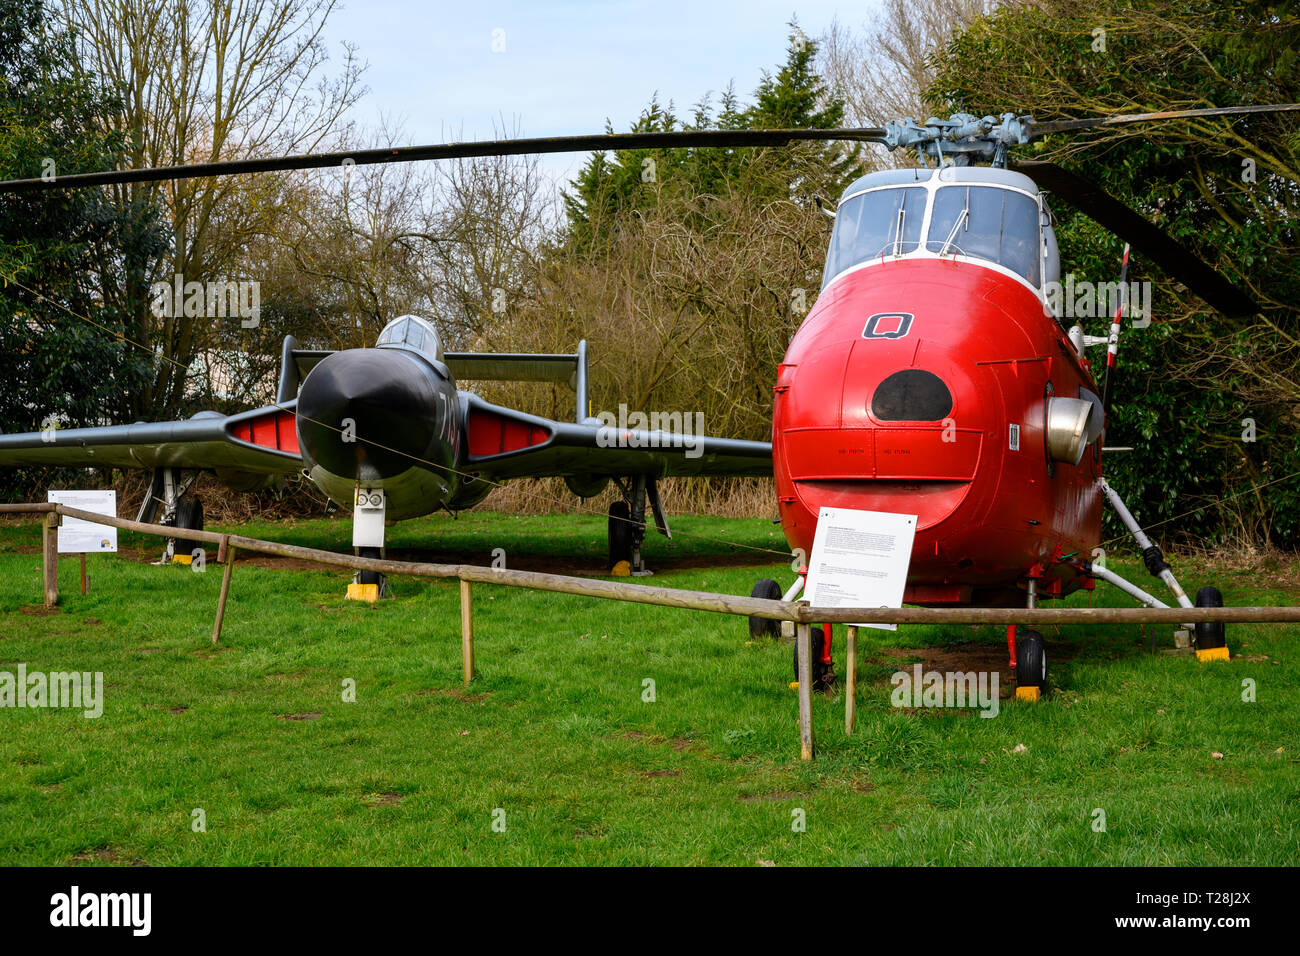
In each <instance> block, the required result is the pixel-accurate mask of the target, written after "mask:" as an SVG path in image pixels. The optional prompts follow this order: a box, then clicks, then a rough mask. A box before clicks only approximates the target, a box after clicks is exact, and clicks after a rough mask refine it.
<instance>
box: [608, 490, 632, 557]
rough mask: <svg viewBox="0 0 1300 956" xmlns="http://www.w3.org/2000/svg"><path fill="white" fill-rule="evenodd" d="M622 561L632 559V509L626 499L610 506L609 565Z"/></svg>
mask: <svg viewBox="0 0 1300 956" xmlns="http://www.w3.org/2000/svg"><path fill="white" fill-rule="evenodd" d="M620 561H627V562H628V563H629V564H630V563H631V561H632V509H631V508H630V507H628V503H627V502H626V501H615V502H614V503H613V504H611V505H610V506H609V567H610V570H611V571H612V570H613V569H614V565H616V564H618V563H619V562H620Z"/></svg>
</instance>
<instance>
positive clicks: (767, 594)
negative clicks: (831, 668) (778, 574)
mask: <svg viewBox="0 0 1300 956" xmlns="http://www.w3.org/2000/svg"><path fill="white" fill-rule="evenodd" d="M749 596H750V597H754V598H762V599H763V600H765V601H779V600H781V585H779V584H777V583H776V582H775V581H773V580H772V579H771V578H759V580H758V583H757V584H755V585H754V590H752V591H750V592H749ZM780 634H781V622H780V621H772V620H768V619H767V618H765V617H751V618H750V619H749V637H750V640H755V641H756V640H758V639H759V638H760V637H779V636H780ZM798 666H799V665H798V662H797V661H796V662H795V667H796V668H797V667H798Z"/></svg>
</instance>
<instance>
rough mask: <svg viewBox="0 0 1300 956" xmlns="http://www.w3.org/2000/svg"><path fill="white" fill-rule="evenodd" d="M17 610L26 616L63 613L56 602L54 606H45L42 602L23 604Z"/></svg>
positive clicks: (45, 615) (47, 615) (46, 615)
mask: <svg viewBox="0 0 1300 956" xmlns="http://www.w3.org/2000/svg"><path fill="white" fill-rule="evenodd" d="M18 610H19V612H20V613H22V614H25V615H27V616H28V617H49V616H50V615H52V614H61V613H63V612H62V610H61V609H60V608H59V606H58V605H57V604H56V605H55V606H54V607H46V606H45V605H44V604H24V605H23V606H22V607H20V608H19V609H18Z"/></svg>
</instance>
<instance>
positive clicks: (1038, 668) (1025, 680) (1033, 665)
mask: <svg viewBox="0 0 1300 956" xmlns="http://www.w3.org/2000/svg"><path fill="white" fill-rule="evenodd" d="M1015 647H1016V700H1038V698H1039V696H1040V695H1041V694H1042V693H1043V692H1044V691H1046V690H1047V650H1046V648H1045V647H1044V644H1043V635H1041V634H1039V633H1038V632H1037V631H1021V632H1020V635H1019V637H1018V638H1017V639H1016V642H1015Z"/></svg>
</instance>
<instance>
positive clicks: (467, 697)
mask: <svg viewBox="0 0 1300 956" xmlns="http://www.w3.org/2000/svg"><path fill="white" fill-rule="evenodd" d="M415 694H416V696H417V697H450V698H451V699H452V700H458V701H460V702H461V703H462V704H483V703H486V702H487V699H488V698H489V697H491V696H492V691H490V690H485V691H483V693H481V694H470V693H467V692H466V691H464V690H462V689H461V688H459V687H430V688H429V689H428V690H417V691H416V692H415Z"/></svg>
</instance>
